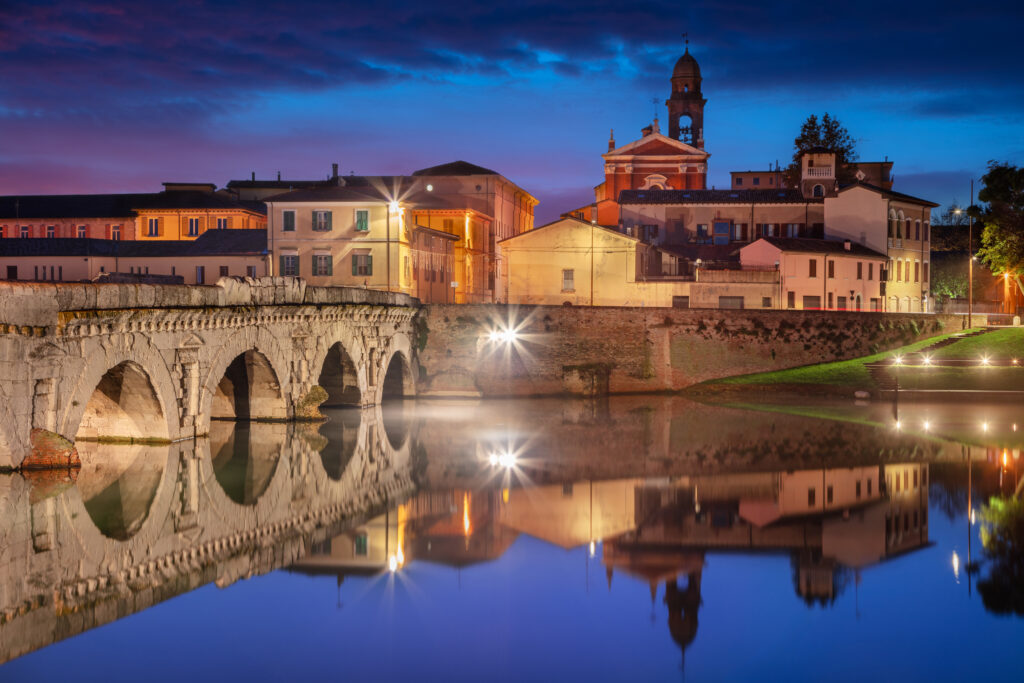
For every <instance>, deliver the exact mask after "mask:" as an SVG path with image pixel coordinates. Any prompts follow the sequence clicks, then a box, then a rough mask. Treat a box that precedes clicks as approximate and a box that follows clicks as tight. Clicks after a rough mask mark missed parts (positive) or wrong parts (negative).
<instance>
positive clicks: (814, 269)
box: [807, 259, 818, 277]
mask: <svg viewBox="0 0 1024 683" xmlns="http://www.w3.org/2000/svg"><path fill="white" fill-rule="evenodd" d="M807 277H818V261H817V259H810V260H809V261H807Z"/></svg>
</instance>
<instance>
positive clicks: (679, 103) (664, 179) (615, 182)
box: [567, 47, 710, 227]
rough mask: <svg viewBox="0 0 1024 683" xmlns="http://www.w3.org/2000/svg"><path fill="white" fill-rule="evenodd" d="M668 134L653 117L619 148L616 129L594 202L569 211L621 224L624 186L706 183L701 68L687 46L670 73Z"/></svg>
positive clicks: (658, 187)
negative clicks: (638, 136) (635, 137)
mask: <svg viewBox="0 0 1024 683" xmlns="http://www.w3.org/2000/svg"><path fill="white" fill-rule="evenodd" d="M671 83H672V89H671V92H670V94H669V98H668V99H667V100H666V101H665V104H666V106H667V107H668V135H664V134H662V132H661V130H660V124H659V121H658V119H657V118H655V119H654V122H653V123H652V124H651V125H649V126H647V127H645V128H644V129H643V130H642V131H641V137H640V138H639V139H638V140H634V141H633V142H630V143H628V144H625V145H622V146H621V147H620V146H617V145H616V143H615V135H614V131H613V132H612V135H611V136H609V139H608V151H607V152H606V153H605V154H603V155H601V156H602V158H603V159H604V182H603V183H601V184H600V185H598V186H597V187H595V188H594V203H593V204H590V205H588V206H584V207H581V208H579V209H576V210H575V211H570V212H569V213H568V214H567V215H568V216H572V217H574V218H578V219H581V220H585V221H596V222H597V223H598V224H599V225H605V226H616V227H617V226H618V225H619V223H620V212H619V195H620V193H621V192H623V191H624V190H703V189H705V188H706V187H707V160H708V157H709V156H710V154H708V153H707V152H705V151H704V105H705V104H706V103H707V100H706V99H704V95H703V93H702V92H701V76H700V66H699V65H698V64H697V60H696V59H694V57H693V55H691V54H690V50H689V47H687V49H686V52H685V53H684V54H683V56H682V57H680V58H679V60H678V61H677V62H676V65H675V68H674V69H673V71H672V78H671Z"/></svg>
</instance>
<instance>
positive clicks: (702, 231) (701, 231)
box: [697, 223, 710, 244]
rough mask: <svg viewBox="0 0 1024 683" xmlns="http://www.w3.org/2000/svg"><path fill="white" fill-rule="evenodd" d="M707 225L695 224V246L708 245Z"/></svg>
mask: <svg viewBox="0 0 1024 683" xmlns="http://www.w3.org/2000/svg"><path fill="white" fill-rule="evenodd" d="M709 242H710V240H709V239H708V224H707V223H698V224H697V244H708V243H709Z"/></svg>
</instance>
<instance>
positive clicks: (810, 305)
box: [804, 296, 821, 310]
mask: <svg viewBox="0 0 1024 683" xmlns="http://www.w3.org/2000/svg"><path fill="white" fill-rule="evenodd" d="M804 308H805V309H810V310H813V309H819V308H821V297H820V296H804Z"/></svg>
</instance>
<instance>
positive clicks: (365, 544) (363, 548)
mask: <svg viewBox="0 0 1024 683" xmlns="http://www.w3.org/2000/svg"><path fill="white" fill-rule="evenodd" d="M354 545H355V547H354V549H353V550H354V551H355V554H356V555H358V556H360V557H366V555H368V554H369V552H370V543H369V537H368V536H367V535H366V534H359V535H357V536H356V538H355V543H354Z"/></svg>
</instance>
